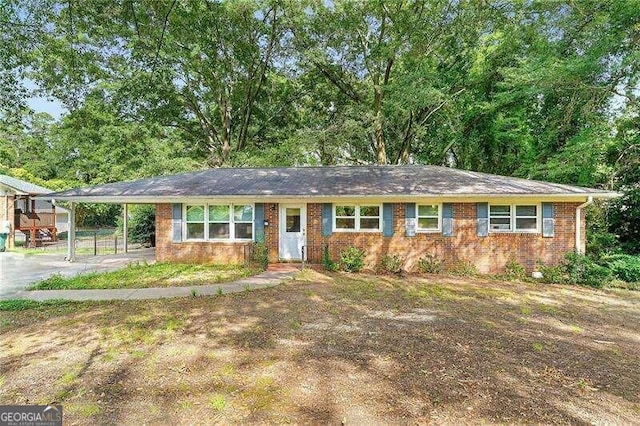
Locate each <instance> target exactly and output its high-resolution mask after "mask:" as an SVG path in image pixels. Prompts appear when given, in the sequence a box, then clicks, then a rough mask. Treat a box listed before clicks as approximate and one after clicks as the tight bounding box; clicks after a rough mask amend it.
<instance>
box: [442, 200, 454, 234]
mask: <svg viewBox="0 0 640 426" xmlns="http://www.w3.org/2000/svg"><path fill="white" fill-rule="evenodd" d="M442 235H443V236H445V237H452V236H453V203H443V204H442Z"/></svg>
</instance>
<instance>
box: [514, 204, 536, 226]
mask: <svg viewBox="0 0 640 426" xmlns="http://www.w3.org/2000/svg"><path fill="white" fill-rule="evenodd" d="M515 216H516V218H515V230H516V231H520V232H536V231H537V230H538V206H536V205H528V206H526V205H522V206H516V215H515Z"/></svg>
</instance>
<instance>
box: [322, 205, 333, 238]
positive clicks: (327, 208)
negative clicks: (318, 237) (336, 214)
mask: <svg viewBox="0 0 640 426" xmlns="http://www.w3.org/2000/svg"><path fill="white" fill-rule="evenodd" d="M332 232H333V204H331V203H324V204H323V205H322V236H323V237H328V236H330V235H331V233H332Z"/></svg>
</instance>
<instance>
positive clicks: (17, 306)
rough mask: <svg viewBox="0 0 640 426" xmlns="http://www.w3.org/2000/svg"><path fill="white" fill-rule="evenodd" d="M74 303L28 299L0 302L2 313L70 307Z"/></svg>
mask: <svg viewBox="0 0 640 426" xmlns="http://www.w3.org/2000/svg"><path fill="white" fill-rule="evenodd" d="M74 303H75V302H70V301H68V300H46V301H44V302H37V301H35V300H26V299H10V300H0V311H7V312H15V311H26V310H29V309H41V308H49V307H52V306H70V305H73V304H74Z"/></svg>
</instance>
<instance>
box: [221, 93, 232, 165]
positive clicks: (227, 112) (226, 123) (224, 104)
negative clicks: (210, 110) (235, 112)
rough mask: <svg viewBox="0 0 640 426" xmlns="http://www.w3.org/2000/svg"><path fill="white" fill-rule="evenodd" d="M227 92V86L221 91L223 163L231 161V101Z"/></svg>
mask: <svg viewBox="0 0 640 426" xmlns="http://www.w3.org/2000/svg"><path fill="white" fill-rule="evenodd" d="M227 92H228V89H226V88H225V89H223V90H222V91H221V93H220V121H221V124H222V138H221V139H222V147H221V157H220V163H221V164H225V163H227V162H229V155H230V152H231V101H230V100H229V96H228V93H227Z"/></svg>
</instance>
